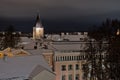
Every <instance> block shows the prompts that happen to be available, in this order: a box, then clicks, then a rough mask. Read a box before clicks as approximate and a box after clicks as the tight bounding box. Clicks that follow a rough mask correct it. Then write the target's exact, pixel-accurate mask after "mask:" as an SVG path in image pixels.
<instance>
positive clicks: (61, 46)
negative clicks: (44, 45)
mask: <svg viewBox="0 0 120 80" xmlns="http://www.w3.org/2000/svg"><path fill="white" fill-rule="evenodd" d="M85 44H86V42H59V41H58V42H53V43H52V44H51V45H48V47H49V49H52V50H56V51H57V50H58V51H80V50H85V48H86V45H85Z"/></svg>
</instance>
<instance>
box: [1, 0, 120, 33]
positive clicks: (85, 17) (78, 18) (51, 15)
mask: <svg viewBox="0 0 120 80" xmlns="http://www.w3.org/2000/svg"><path fill="white" fill-rule="evenodd" d="M37 13H39V14H40V19H41V23H42V25H43V26H44V27H45V31H46V32H52V31H88V30H89V28H90V27H91V26H93V25H100V24H101V23H102V22H103V21H105V20H106V18H109V19H118V20H119V19H120V0H0V30H4V29H5V28H6V27H7V26H9V25H11V24H12V25H14V26H15V28H16V30H18V31H22V32H32V27H33V26H34V24H35V19H36V16H37Z"/></svg>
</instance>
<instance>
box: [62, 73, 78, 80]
mask: <svg viewBox="0 0 120 80" xmlns="http://www.w3.org/2000/svg"><path fill="white" fill-rule="evenodd" d="M66 77H67V76H66V75H62V80H66ZM73 78H74V77H73V75H72V74H69V75H68V80H74V79H73ZM79 78H80V76H79V74H76V75H75V80H80V79H79Z"/></svg>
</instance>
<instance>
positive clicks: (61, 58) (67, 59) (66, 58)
mask: <svg viewBox="0 0 120 80" xmlns="http://www.w3.org/2000/svg"><path fill="white" fill-rule="evenodd" d="M84 59H86V57H85V55H81V56H56V59H55V61H73V60H84Z"/></svg>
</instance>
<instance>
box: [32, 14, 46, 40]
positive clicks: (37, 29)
mask: <svg viewBox="0 0 120 80" xmlns="http://www.w3.org/2000/svg"><path fill="white" fill-rule="evenodd" d="M43 36H44V28H43V27H42V24H41V22H40V16H39V14H37V17H36V23H35V26H34V27H33V39H41V38H43Z"/></svg>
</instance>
